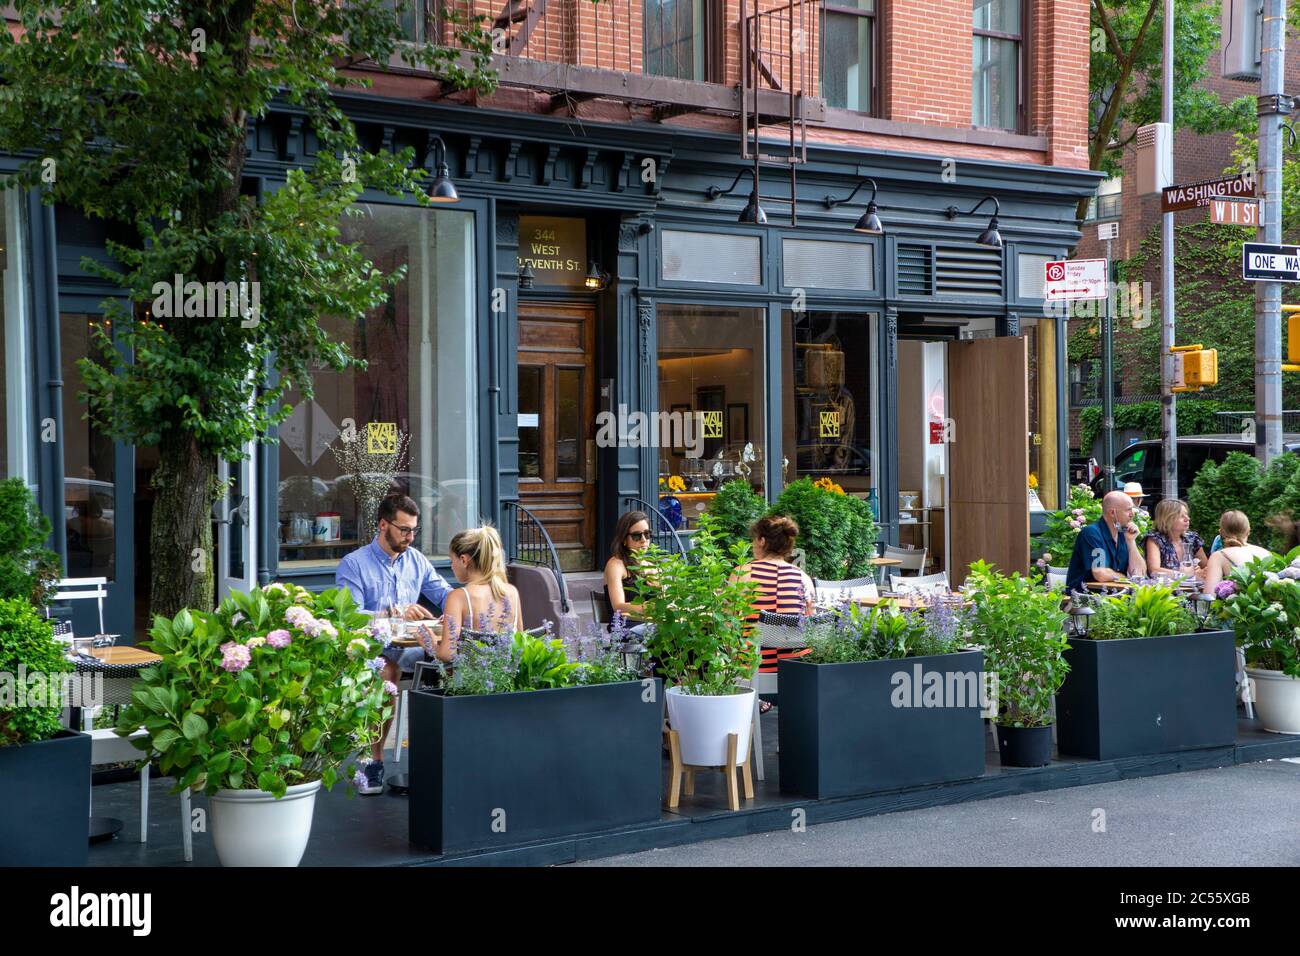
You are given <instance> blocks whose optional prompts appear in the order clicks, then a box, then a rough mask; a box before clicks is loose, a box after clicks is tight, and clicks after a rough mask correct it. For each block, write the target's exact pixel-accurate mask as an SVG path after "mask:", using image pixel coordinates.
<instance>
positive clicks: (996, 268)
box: [934, 246, 1002, 298]
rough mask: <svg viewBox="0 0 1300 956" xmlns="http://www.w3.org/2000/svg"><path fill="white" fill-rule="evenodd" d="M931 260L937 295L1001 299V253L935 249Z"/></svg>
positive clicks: (971, 248) (970, 248)
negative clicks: (994, 297)
mask: <svg viewBox="0 0 1300 956" xmlns="http://www.w3.org/2000/svg"><path fill="white" fill-rule="evenodd" d="M934 258H935V267H934V280H935V281H934V286H935V292H936V293H937V294H939V295H981V296H996V297H999V298H1000V297H1001V296H1002V250H1000V249H987V248H982V247H979V246H935V249H934Z"/></svg>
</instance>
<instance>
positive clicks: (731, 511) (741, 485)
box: [709, 478, 767, 549]
mask: <svg viewBox="0 0 1300 956" xmlns="http://www.w3.org/2000/svg"><path fill="white" fill-rule="evenodd" d="M766 508H767V502H766V501H765V500H764V499H763V496H762V495H760V494H759V493H758V492H756V491H755V490H754V486H753V485H751V484H750V483H749V482H748V481H746V480H744V479H743V478H737V479H735V480H733V481H729V482H727V483H726V484H725V485H723V486H722V487H721V488H720V489H718V493H717V495H715V496H714V498H713V503H712V504H711V505H709V514H711V515H713V517H714V519H715V521H716V524H717V536H718V541H719V543H720V544H721V545H722V546H723V547H724V548H728V549H729V548H730V547H731V546H732V545H733V544H735V543H736V542H738V541H739V542H743V543H745V544H749V542H750V537H749V529H750V527H751V526H752V525H753V523H754V522H755V521H757V520H758V519H759V518H760V517H762V515H763V511H764V510H765V509H766Z"/></svg>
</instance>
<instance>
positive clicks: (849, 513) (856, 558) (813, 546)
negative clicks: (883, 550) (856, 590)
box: [768, 478, 876, 581]
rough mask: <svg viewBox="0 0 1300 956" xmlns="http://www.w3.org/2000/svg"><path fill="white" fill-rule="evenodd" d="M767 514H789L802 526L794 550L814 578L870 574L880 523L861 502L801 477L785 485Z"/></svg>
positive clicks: (837, 578)
mask: <svg viewBox="0 0 1300 956" xmlns="http://www.w3.org/2000/svg"><path fill="white" fill-rule="evenodd" d="M768 514H774V515H777V514H779V515H786V516H787V517H790V518H793V519H794V520H795V522H796V523H797V524H798V525H799V539H798V541H797V542H796V547H798V548H800V549H802V551H803V553H804V563H803V567H804V570H805V571H807V572H808V573H809V574H810V575H812V576H813V577H814V578H820V579H822V580H828V581H841V580H845V579H847V578H858V577H866V576H867V575H869V574H871V573H872V570H873V568H872V566H871V564H870V563H869V562H870V561H871V559H872V558H874V557H875V556H876V547H875V545H876V522H875V520H874V519H873V518H872V515H871V505H869V504H868V503H867V502H865V501H863V500H862V499H861V498H854V497H853V496H851V495H845V494H841V493H839V492H836V491H828V490H826V489H825V488H819V487H818V486H817V485H815V484H814V483H813V482H812V481H811V480H810V479H808V478H801V479H799V480H798V481H795V482H791V483H790V484H788V485H786V486H785V490H784V491H783V492H781V497H780V498H778V499H777V500H776V504H774V505H773V506H772V508H771V510H770V511H769V512H768Z"/></svg>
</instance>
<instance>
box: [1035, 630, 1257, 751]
mask: <svg viewBox="0 0 1300 956" xmlns="http://www.w3.org/2000/svg"><path fill="white" fill-rule="evenodd" d="M1065 660H1066V661H1067V662H1068V663H1069V665H1070V673H1069V674H1068V675H1067V676H1066V678H1065V683H1064V684H1063V685H1062V686H1061V691H1060V693H1059V694H1057V696H1056V721H1057V724H1058V725H1059V728H1060V729H1059V730H1058V732H1057V735H1056V737H1057V745H1058V746H1059V748H1060V751H1061V753H1063V754H1070V755H1071V756H1077V757H1091V758H1092V759H1093V760H1110V759H1113V758H1116V757H1132V756H1137V755H1139V754H1155V753H1177V752H1179V751H1183V750H1197V749H1201V748H1206V747H1231V746H1232V745H1233V744H1235V743H1236V742H1237V702H1236V699H1235V697H1234V695H1233V674H1234V672H1235V670H1236V650H1235V647H1234V642H1233V635H1232V632H1231V631H1207V632H1205V633H1202V634H1178V635H1175V636H1173V637H1137V638H1130V639H1127V640H1113V641H1093V640H1087V639H1084V638H1078V637H1074V638H1071V639H1070V649H1069V650H1067V651H1066V652H1065Z"/></svg>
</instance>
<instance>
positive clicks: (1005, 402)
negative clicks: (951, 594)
mask: <svg viewBox="0 0 1300 956" xmlns="http://www.w3.org/2000/svg"><path fill="white" fill-rule="evenodd" d="M1025 343H1026V340H1025V339H1024V338H1022V337H1019V336H1016V337H1002V338H993V339H974V340H971V341H968V342H953V343H951V344H950V345H949V346H948V395H947V407H948V414H949V415H950V416H951V417H952V420H953V427H952V442H951V444H950V445H949V446H948V476H949V477H948V482H949V484H948V507H949V517H948V520H949V526H948V527H949V533H950V535H951V541H949V543H948V547H949V554H951V556H952V559H951V562H950V564H949V570H948V575H949V579H950V580H951V582H952V585H953V587H956V586H957V585H959V584H960V583H961V582H962V581H963V580H965V578H966V571H967V568H968V567H969V566H970V563H971V562H972V561H975V560H978V559H980V558H983V559H984V560H986V561H991V562H992V563H993V564H996V565H997V566H998V569H999V570H1001V571H1003V572H1005V573H1007V574H1010V573H1011V572H1013V571H1020V572H1021V573H1028V571H1029V374H1028V372H1029V369H1028V365H1029V353H1028V350H1027V348H1026V344H1025Z"/></svg>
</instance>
